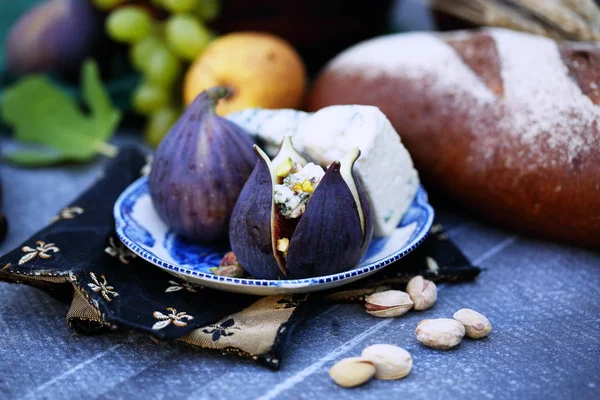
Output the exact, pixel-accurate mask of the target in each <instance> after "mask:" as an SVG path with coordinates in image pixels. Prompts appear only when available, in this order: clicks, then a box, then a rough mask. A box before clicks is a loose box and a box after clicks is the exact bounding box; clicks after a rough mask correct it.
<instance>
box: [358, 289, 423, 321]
mask: <svg viewBox="0 0 600 400" xmlns="http://www.w3.org/2000/svg"><path fill="white" fill-rule="evenodd" d="M412 307H413V301H412V300H411V299H410V296H409V295H408V294H407V293H404V292H402V291H400V290H386V291H384V292H376V293H373V294H371V295H369V296H365V308H366V309H367V312H368V313H369V314H371V315H374V316H376V317H383V318H389V317H399V316H401V315H404V314H406V313H407V312H408V310H410V309H411V308H412Z"/></svg>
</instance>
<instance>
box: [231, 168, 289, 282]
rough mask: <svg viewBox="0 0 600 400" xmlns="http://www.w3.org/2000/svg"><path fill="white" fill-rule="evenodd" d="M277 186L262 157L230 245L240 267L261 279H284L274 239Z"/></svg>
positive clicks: (234, 219) (236, 215)
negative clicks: (274, 249)
mask: <svg viewBox="0 0 600 400" xmlns="http://www.w3.org/2000/svg"><path fill="white" fill-rule="evenodd" d="M272 196H273V182H272V180H271V172H270V171H269V166H268V165H267V163H266V162H265V160H263V159H262V158H261V157H260V156H259V157H258V162H257V163H256V166H255V167H254V171H252V174H251V175H250V178H248V182H246V185H245V186H244V188H243V189H242V193H240V197H239V198H238V201H237V203H236V205H235V208H234V209H233V213H232V214H231V224H230V227H229V241H230V243H231V249H232V250H233V253H234V254H235V255H236V257H237V259H238V261H239V262H240V265H241V266H242V267H243V268H244V269H245V270H246V271H248V273H249V274H250V275H252V276H253V277H256V278H260V279H280V278H281V277H282V276H283V274H282V272H281V270H280V269H279V265H278V264H277V260H276V259H275V256H274V255H273V254H274V251H273V242H272V238H271V218H272V217H273V210H272V206H271V204H272Z"/></svg>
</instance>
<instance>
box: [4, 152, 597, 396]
mask: <svg viewBox="0 0 600 400" xmlns="http://www.w3.org/2000/svg"><path fill="white" fill-rule="evenodd" d="M98 171H99V161H98V162H95V163H93V164H90V165H86V166H67V167H56V168H48V169H43V170H25V169H19V168H14V167H9V166H3V167H1V169H0V172H1V175H2V179H3V181H4V191H5V206H4V208H5V211H6V214H7V216H8V218H9V222H10V225H11V229H10V234H9V236H8V238H7V240H6V241H5V242H4V243H3V244H2V245H0V254H4V253H6V252H7V251H8V250H10V249H11V248H13V247H14V246H16V245H18V244H19V243H20V242H21V241H23V240H25V239H26V238H27V237H28V236H29V235H31V234H32V233H34V232H35V231H37V230H38V229H40V228H42V227H43V226H44V224H46V223H47V221H49V219H50V218H51V217H52V216H53V215H55V214H56V212H57V211H58V210H59V209H61V208H62V207H63V206H64V205H65V204H67V203H68V202H69V201H71V200H72V199H74V198H75V197H76V196H77V195H78V194H79V193H80V192H82V191H83V190H84V189H85V188H86V186H87V185H88V184H90V183H91V182H92V181H93V180H94V178H95V176H96V175H97V174H98ZM438 214H439V215H441V222H442V223H443V224H444V225H445V226H446V228H447V229H448V230H449V235H450V237H451V238H452V239H453V240H454V241H455V242H456V243H457V244H458V245H459V246H460V248H461V249H462V250H463V251H464V252H465V254H466V255H467V256H468V257H469V258H470V259H471V260H472V261H473V263H474V264H476V265H479V266H481V267H483V268H484V270H483V272H482V273H481V275H480V276H479V278H478V279H477V281H476V282H473V283H467V284H457V285H451V284H442V285H440V287H439V297H438V302H437V304H436V306H435V307H434V308H433V309H431V310H428V311H424V312H412V313H409V314H407V315H405V316H403V317H402V318H397V319H377V318H375V317H371V316H369V315H368V314H366V313H365V312H364V310H363V307H362V306H361V305H358V304H350V305H348V304H344V305H324V306H322V307H321V309H320V310H318V312H317V313H315V314H314V317H312V318H311V319H310V320H308V321H306V322H305V323H303V324H302V325H301V326H300V327H298V328H297V330H296V331H295V332H294V335H293V337H292V339H291V343H290V344H289V346H288V349H287V351H286V354H285V359H284V363H283V366H282V368H281V370H280V371H278V372H273V371H270V370H267V369H265V368H263V367H260V366H258V365H255V364H253V363H251V362H249V361H243V360H240V359H237V358H234V357H228V356H222V355H220V354H218V353H214V352H207V351H199V350H196V349H193V348H190V347H188V346H185V345H182V344H169V343H166V344H155V343H154V342H152V341H150V340H149V339H148V337H147V336H145V335H140V334H135V333H115V334H106V335H99V336H92V337H84V336H79V335H77V334H74V333H73V332H72V331H71V329H70V328H69V327H68V326H67V324H66V323H65V315H66V313H67V309H68V307H67V306H66V305H64V304H61V303H59V302H57V301H55V300H53V299H52V298H50V297H49V296H48V295H46V294H44V293H43V292H41V291H38V290H36V289H33V288H30V287H26V286H22V285H10V284H6V283H0V399H12V398H32V399H33V398H56V399H69V398H86V399H88V398H106V399H134V398H158V399H161V398H168V399H172V398H193V399H201V398H206V399H209V398H211V399H219V398H256V399H276V398H277V399H280V398H281V399H319V398H330V399H334V398H335V399H345V398H348V399H349V398H361V399H386V398H390V399H392V398H393V399H395V398H398V399H400V398H402V399H458V398H468V399H482V398H496V399H505V398H506V399H515V398H545V399H552V398H560V399H564V398H579V399H592V398H596V399H598V398H600V340H599V338H600V300H599V298H600V254H599V253H595V252H591V251H586V250H582V249H578V248H574V247H567V246H563V245H558V244H553V243H548V242H542V241H538V240H534V239H530V238H526V237H521V236H519V235H516V234H514V233H512V232H505V231H501V230H498V229H496V228H494V227H491V226H489V225H487V224H485V223H482V222H480V221H478V220H477V219H475V218H472V217H470V216H469V215H466V214H465V213H464V212H460V211H457V210H438ZM463 307H471V308H474V309H476V310H478V311H480V312H482V313H483V314H485V315H486V316H487V317H489V319H490V320H491V321H492V323H493V325H494V332H493V334H492V335H491V336H490V337H489V338H487V339H484V340H480V341H472V340H464V341H463V342H462V344H461V345H460V346H459V347H458V348H456V349H454V350H450V351H439V350H433V349H429V348H425V347H423V346H421V345H419V343H417V342H416V339H415V337H414V329H415V326H416V324H417V323H418V322H419V321H420V320H421V319H424V318H430V317H451V316H452V314H453V313H454V311H456V310H458V309H460V308H463ZM374 343H392V344H397V345H400V346H402V347H404V348H406V349H407V350H408V351H410V352H411V354H412V355H413V359H414V368H413V371H412V373H411V374H410V375H409V376H408V377H407V378H405V379H403V380H400V381H377V380H373V381H371V382H370V383H368V384H367V385H365V386H363V387H360V388H356V389H352V390H348V389H341V388H339V387H337V386H336V385H335V384H334V383H333V382H332V381H331V380H330V379H329V377H328V375H327V370H328V369H329V367H330V366H331V365H332V364H333V363H334V361H336V360H338V359H340V358H343V357H347V356H353V355H358V354H360V352H361V351H362V349H363V348H364V347H366V346H368V345H370V344H374Z"/></svg>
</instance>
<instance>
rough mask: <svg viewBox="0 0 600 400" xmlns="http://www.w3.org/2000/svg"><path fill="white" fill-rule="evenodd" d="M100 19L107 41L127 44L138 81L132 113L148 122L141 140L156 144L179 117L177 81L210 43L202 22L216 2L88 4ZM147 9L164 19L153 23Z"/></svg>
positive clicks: (104, 0)
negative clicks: (157, 9) (104, 14)
mask: <svg viewBox="0 0 600 400" xmlns="http://www.w3.org/2000/svg"><path fill="white" fill-rule="evenodd" d="M94 3H95V4H96V6H97V7H98V8H99V9H101V10H110V13H109V15H108V17H107V19H106V32H107V34H108V36H109V37H110V38H111V39H113V40H115V41H117V42H122V43H127V44H129V45H130V48H129V55H130V60H131V64H132V65H133V67H134V68H135V69H136V70H137V71H139V72H140V73H141V74H142V76H143V79H142V82H141V83H140V85H139V86H138V87H137V89H136V90H135V92H134V93H133V97H132V105H133V108H134V110H135V111H136V112H138V113H140V114H142V115H145V116H147V117H148V121H147V123H146V128H145V138H146V141H147V142H148V143H150V144H152V145H157V144H158V143H159V142H160V140H161V139H162V137H163V136H164V135H165V134H166V132H167V131H168V130H169V128H170V127H171V125H173V124H174V123H175V121H176V120H177V118H178V117H179V115H180V113H181V101H180V96H179V95H178V93H179V91H180V89H181V88H180V85H179V83H180V82H181V77H182V74H183V71H184V67H185V64H186V63H189V62H191V61H193V60H194V59H195V58H196V57H197V56H198V55H199V54H200V53H201V52H202V50H203V49H204V48H205V47H206V45H207V44H208V43H209V42H210V41H211V40H212V39H213V38H214V34H213V33H212V32H211V31H210V30H209V29H208V28H207V27H206V25H205V22H208V21H210V20H212V19H213V18H215V17H216V16H217V14H218V12H219V0H150V3H152V4H140V2H135V3H132V4H127V3H128V1H127V0H94ZM152 7H160V8H162V9H164V10H165V11H166V12H167V13H168V16H167V17H166V18H164V19H156V18H154V17H153V14H152V12H151V10H152Z"/></svg>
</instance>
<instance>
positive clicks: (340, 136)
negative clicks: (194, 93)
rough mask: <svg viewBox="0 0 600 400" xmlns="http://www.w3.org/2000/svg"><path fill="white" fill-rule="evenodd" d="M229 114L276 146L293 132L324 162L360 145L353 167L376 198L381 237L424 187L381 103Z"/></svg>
mask: <svg viewBox="0 0 600 400" xmlns="http://www.w3.org/2000/svg"><path fill="white" fill-rule="evenodd" d="M279 113H281V114H279ZM228 118H229V119H230V120H232V121H233V122H235V123H237V124H238V125H240V126H241V127H242V128H244V129H246V130H247V131H249V132H250V133H252V134H253V135H256V136H257V137H259V138H261V139H262V140H264V141H266V143H267V144H268V145H270V147H271V148H272V149H274V148H275V147H276V146H278V145H279V144H280V143H281V140H282V139H283V137H284V136H288V135H289V136H292V141H293V143H294V147H295V148H296V149H297V150H298V151H299V152H300V153H304V154H306V155H307V156H308V157H310V158H311V159H313V160H314V161H316V162H317V163H319V164H320V165H322V166H327V165H329V164H330V163H331V162H333V161H335V160H341V159H342V158H343V157H344V155H346V153H347V152H349V151H352V150H353V149H354V148H355V147H358V148H359V149H360V150H361V156H360V158H359V159H358V160H357V161H356V164H355V166H354V169H355V172H356V175H357V176H358V177H359V179H360V180H361V182H362V184H363V186H364V188H365V190H366V192H367V195H368V196H369V199H370V201H371V207H372V209H373V216H374V223H375V235H377V236H387V235H390V234H391V233H392V232H393V231H394V229H395V228H396V227H397V226H398V224H399V222H400V220H401V219H402V217H403V216H404V214H405V213H406V210H408V208H409V207H410V204H411V203H412V201H413V199H414V196H415V194H416V192H417V190H418V188H419V176H418V174H417V171H416V170H415V168H414V166H413V162H412V159H411V157H410V154H409V153H408V151H407V150H406V148H405V147H404V145H403V144H402V142H401V140H400V136H399V135H398V134H397V133H396V131H395V130H394V128H393V127H392V124H391V123H390V121H389V120H388V119H387V117H386V116H385V115H384V114H383V113H382V112H381V110H379V108H377V107H373V106H361V105H344V106H331V107H325V108H323V109H321V110H319V111H317V112H316V113H314V114H308V113H304V112H302V111H294V110H280V111H279V110H259V109H252V110H245V111H242V112H240V113H236V114H232V115H229V116H228Z"/></svg>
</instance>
